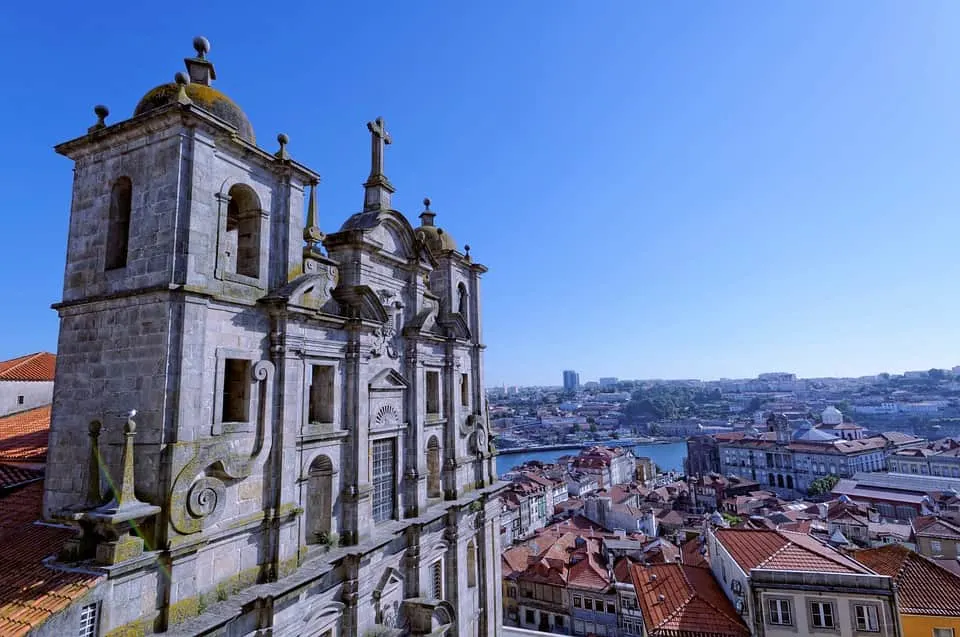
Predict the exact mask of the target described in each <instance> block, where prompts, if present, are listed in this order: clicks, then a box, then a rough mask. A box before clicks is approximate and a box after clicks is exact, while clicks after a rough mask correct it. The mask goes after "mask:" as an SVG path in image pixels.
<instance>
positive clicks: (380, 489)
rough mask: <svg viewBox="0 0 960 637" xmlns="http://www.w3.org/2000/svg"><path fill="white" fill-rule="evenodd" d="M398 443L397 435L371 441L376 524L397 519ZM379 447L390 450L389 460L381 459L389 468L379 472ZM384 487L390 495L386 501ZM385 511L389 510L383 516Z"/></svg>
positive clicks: (372, 506)
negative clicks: (385, 505)
mask: <svg viewBox="0 0 960 637" xmlns="http://www.w3.org/2000/svg"><path fill="white" fill-rule="evenodd" d="M398 443H399V441H398V440H397V437H396V436H385V437H383V438H375V439H373V440H371V441H370V483H371V485H372V486H373V493H372V496H371V516H372V517H373V521H374V523H375V524H379V523H382V522H387V521H390V520H396V519H397V495H398V494H397V491H398V489H397V475H398V471H397V459H398V457H399V450H400V445H399V444H398ZM378 448H386V449H389V450H390V453H389V462H385V461H384V460H383V459H381V460H380V461H379V462H380V464H381V465H382V466H386V467H387V469H386V470H385V471H383V472H381V473H378V472H377V466H378V459H377V453H378V452H377V450H378ZM384 488H385V489H386V492H387V493H388V495H389V497H388V498H387V499H386V502H384V501H383V500H382V498H383V497H384ZM385 503H386V504H389V506H388V507H386V508H384V506H383V505H384V504H385ZM383 511H386V512H387V515H386V517H383Z"/></svg>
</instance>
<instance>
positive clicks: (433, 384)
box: [427, 372, 440, 416]
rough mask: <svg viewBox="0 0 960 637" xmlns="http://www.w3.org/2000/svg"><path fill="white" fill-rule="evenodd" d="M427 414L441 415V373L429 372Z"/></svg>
mask: <svg viewBox="0 0 960 637" xmlns="http://www.w3.org/2000/svg"><path fill="white" fill-rule="evenodd" d="M427 414H430V415H434V416H439V415H440V372H427Z"/></svg>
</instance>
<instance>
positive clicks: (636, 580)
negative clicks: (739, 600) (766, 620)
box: [633, 564, 750, 637]
mask: <svg viewBox="0 0 960 637" xmlns="http://www.w3.org/2000/svg"><path fill="white" fill-rule="evenodd" d="M633 585H634V589H635V590H636V592H637V599H638V600H639V602H640V608H641V610H642V612H643V616H644V619H645V620H646V622H647V631H648V632H647V634H648V635H650V637H661V636H663V637H666V636H670V637H673V636H674V635H678V634H680V635H687V634H689V635H703V634H709V635H712V636H715V637H721V636H722V637H747V636H748V635H750V630H749V629H748V628H747V626H746V624H744V623H743V621H742V620H741V619H740V617H739V616H738V615H737V611H736V610H735V609H734V608H733V606H732V605H731V604H730V601H729V600H728V599H727V597H726V596H725V595H724V594H723V591H722V590H721V589H720V586H719V585H718V584H717V582H716V580H715V579H714V578H713V574H712V573H711V572H710V571H709V570H708V569H705V568H697V567H695V566H686V565H680V564H656V565H653V566H646V567H644V566H640V565H635V566H634V567H633Z"/></svg>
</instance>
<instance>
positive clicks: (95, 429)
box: [87, 420, 103, 436]
mask: <svg viewBox="0 0 960 637" xmlns="http://www.w3.org/2000/svg"><path fill="white" fill-rule="evenodd" d="M102 427H103V424H102V423H101V422H100V421H99V420H91V421H90V425H89V426H88V428H87V429H88V430H89V431H90V435H91V436H98V435H100V429H101V428H102Z"/></svg>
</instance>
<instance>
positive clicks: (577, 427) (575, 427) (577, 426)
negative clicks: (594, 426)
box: [570, 423, 580, 434]
mask: <svg viewBox="0 0 960 637" xmlns="http://www.w3.org/2000/svg"><path fill="white" fill-rule="evenodd" d="M570 431H572V432H573V433H575V434H576V433H580V424H579V423H573V427H571V428H570Z"/></svg>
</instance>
